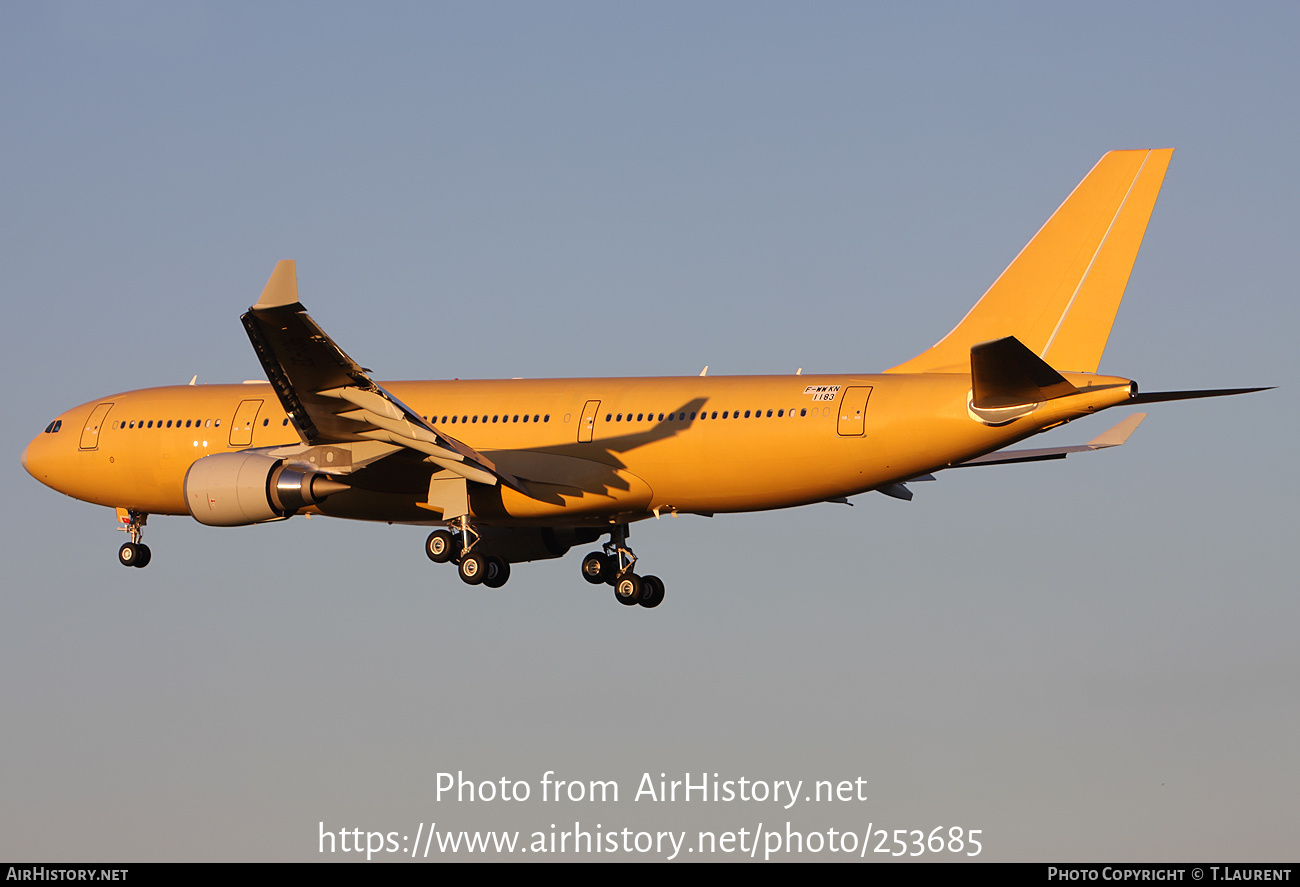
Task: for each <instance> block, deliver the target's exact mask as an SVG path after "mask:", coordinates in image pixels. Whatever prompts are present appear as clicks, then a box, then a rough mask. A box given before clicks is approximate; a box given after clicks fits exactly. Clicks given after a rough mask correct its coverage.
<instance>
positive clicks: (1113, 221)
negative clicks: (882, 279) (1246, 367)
mask: <svg viewBox="0 0 1300 887" xmlns="http://www.w3.org/2000/svg"><path fill="white" fill-rule="evenodd" d="M1173 153H1174V152H1173V149H1172V148H1167V149H1161V150H1142V151H1111V152H1110V153H1109V154H1106V155H1105V156H1103V157H1102V158H1101V160H1099V161H1098V162H1097V165H1096V166H1094V167H1093V168H1092V171H1091V172H1090V173H1088V175H1087V176H1085V177H1084V179H1083V181H1082V182H1080V183H1079V184H1078V186H1077V187H1076V188H1075V189H1074V191H1073V193H1071V194H1070V196H1069V197H1067V198H1066V199H1065V202H1064V203H1062V204H1061V206H1060V208H1059V209H1057V211H1056V212H1055V213H1053V214H1052V217H1051V218H1050V219H1048V220H1047V223H1046V224H1045V225H1043V227H1042V228H1041V229H1039V231H1038V233H1037V234H1035V235H1034V239H1033V240H1031V241H1029V243H1028V244H1027V245H1026V246H1025V248H1024V249H1022V250H1021V251H1020V255H1018V256H1016V258H1015V261H1013V262H1012V263H1011V265H1010V266H1008V267H1007V270H1005V271H1003V272H1002V274H1001V276H999V277H998V279H997V280H996V281H994V283H993V286H991V287H989V289H988V292H986V293H985V294H984V296H983V298H981V299H980V300H979V302H977V303H976V304H975V307H974V308H972V309H971V310H970V313H968V314H967V315H966V317H965V318H963V319H962V322H961V323H959V324H958V325H957V328H956V329H954V330H953V331H952V332H950V333H949V334H948V335H947V336H945V337H944V338H943V339H942V340H941V341H940V342H939V343H938V344H937V345H935V346H934V347H932V348H930V349H928V350H927V351H924V352H922V353H921V354H919V355H917V356H916V357H914V358H912V359H911V360H909V361H907V362H906V363H902V364H899V365H898V366H896V367H893V368H892V369H890V370H887V371H886V372H890V373H962V372H967V371H968V369H969V363H968V360H969V355H970V349H971V347H972V346H974V345H978V344H979V343H981V342H988V341H990V340H993V339H1002V338H1005V337H1007V336H1015V337H1016V338H1017V339H1018V340H1020V342H1022V343H1023V344H1024V345H1025V346H1026V347H1027V348H1029V350H1030V351H1032V352H1033V353H1034V354H1036V355H1038V356H1039V357H1040V358H1042V359H1043V360H1045V361H1046V362H1047V363H1049V364H1050V365H1051V366H1052V367H1054V368H1055V369H1057V370H1059V371H1061V372H1077V373H1095V372H1096V371H1097V364H1098V363H1099V362H1100V361H1101V354H1102V351H1104V350H1105V348H1106V339H1107V338H1108V337H1109V336H1110V328H1111V324H1113V323H1114V322H1115V312H1116V311H1118V310H1119V303H1120V299H1122V298H1123V297H1124V287H1125V286H1126V285H1127V284H1128V278H1129V273H1130V272H1131V271H1132V270H1133V261H1134V260H1135V259H1136V258H1137V253H1138V248H1139V247H1141V245H1142V236H1143V234H1145V233H1146V228H1147V220H1148V219H1149V218H1150V217H1151V210H1152V208H1154V206H1155V202H1156V196H1157V195H1158V194H1159V193H1160V184H1161V182H1163V181H1164V177H1165V170H1166V169H1167V168H1168V167H1169V158H1170V157H1171V156H1172V155H1173Z"/></svg>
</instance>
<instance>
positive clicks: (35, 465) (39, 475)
mask: <svg viewBox="0 0 1300 887" xmlns="http://www.w3.org/2000/svg"><path fill="white" fill-rule="evenodd" d="M45 437H46V435H44V434H40V435H37V436H36V437H35V438H33V439H32V442H31V443H29V444H28V445H27V447H26V448H25V449H24V450H23V455H22V462H23V468H25V469H27V473H28V474H30V475H31V476H32V477H34V478H36V479H37V480H38V481H40V482H41V483H43V484H45V485H46V486H49V485H50V480H49V476H50V471H49V469H50V465H49V461H50V460H49V459H48V458H46V451H47V449H48V444H49V442H48V441H47V440H45V439H44V438H45Z"/></svg>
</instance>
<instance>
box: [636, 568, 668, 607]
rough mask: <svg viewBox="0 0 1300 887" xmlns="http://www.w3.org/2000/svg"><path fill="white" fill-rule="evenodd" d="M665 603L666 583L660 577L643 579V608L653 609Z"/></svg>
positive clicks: (644, 577)
mask: <svg viewBox="0 0 1300 887" xmlns="http://www.w3.org/2000/svg"><path fill="white" fill-rule="evenodd" d="M663 602H664V581H663V580H662V579H660V578H659V577H658V576H642V577H641V606H643V607H645V608H646V609H647V610H650V609H653V608H655V607H657V606H659V605H660V604H662V603H663Z"/></svg>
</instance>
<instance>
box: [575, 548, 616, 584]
mask: <svg viewBox="0 0 1300 887" xmlns="http://www.w3.org/2000/svg"><path fill="white" fill-rule="evenodd" d="M609 576H610V573H609V558H607V557H606V556H605V555H604V554H602V553H600V552H599V551H593V552H592V553H591V554H589V555H587V556H586V557H584V558H583V559H582V578H583V579H586V580H587V581H588V582H590V583H591V584H592V585H600V584H601V583H603V582H605V581H606V580H607V579H608V578H609Z"/></svg>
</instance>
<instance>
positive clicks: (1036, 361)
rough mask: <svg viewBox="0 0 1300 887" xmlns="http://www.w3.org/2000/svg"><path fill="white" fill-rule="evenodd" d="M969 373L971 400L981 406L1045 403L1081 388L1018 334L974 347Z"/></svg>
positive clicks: (971, 352) (990, 407)
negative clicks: (1076, 386) (1049, 363)
mask: <svg viewBox="0 0 1300 887" xmlns="http://www.w3.org/2000/svg"><path fill="white" fill-rule="evenodd" d="M970 374H971V392H972V397H971V403H972V404H973V405H974V406H976V407H977V408H979V409H997V408H998V407H1009V406H1020V405H1023V404H1031V403H1042V402H1043V401H1045V400H1051V399H1052V398H1055V397H1065V396H1066V395H1069V394H1075V393H1076V392H1078V390H1079V389H1077V388H1075V387H1074V386H1073V385H1071V384H1070V383H1069V382H1068V381H1066V379H1065V377H1064V376H1062V375H1061V374H1060V373H1058V372H1057V371H1056V370H1054V369H1052V368H1051V367H1050V366H1048V365H1047V362H1046V361H1044V360H1043V359H1042V358H1041V357H1039V356H1038V355H1037V354H1034V352H1032V351H1030V350H1029V349H1028V348H1026V347H1025V346H1024V345H1022V344H1020V340H1019V339H1017V338H1016V337H1015V336H1007V337H1006V338H1004V339H996V340H994V341H992V342H981V343H980V344H979V345H975V346H973V347H972V348H971V350H970Z"/></svg>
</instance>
